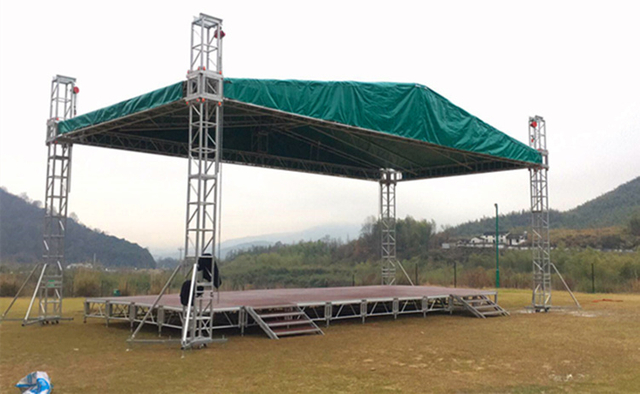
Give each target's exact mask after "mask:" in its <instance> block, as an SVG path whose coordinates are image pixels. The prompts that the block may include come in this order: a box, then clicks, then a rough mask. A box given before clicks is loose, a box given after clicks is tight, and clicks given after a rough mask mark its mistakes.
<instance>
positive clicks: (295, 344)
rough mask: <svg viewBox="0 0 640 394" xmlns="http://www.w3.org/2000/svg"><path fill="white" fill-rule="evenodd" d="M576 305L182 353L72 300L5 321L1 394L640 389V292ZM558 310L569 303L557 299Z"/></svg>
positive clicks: (236, 341) (503, 299) (256, 338)
mask: <svg viewBox="0 0 640 394" xmlns="http://www.w3.org/2000/svg"><path fill="white" fill-rule="evenodd" d="M578 298H579V300H580V302H581V303H582V305H583V310H582V311H579V312H576V311H554V312H551V313H547V314H526V313H523V308H522V307H523V306H524V305H527V304H528V303H529V302H530V292H528V291H515V290H503V291H501V292H500V304H501V305H503V306H504V307H505V308H507V309H508V310H510V311H511V316H510V317H506V318H493V319H486V320H481V319H475V318H472V317H467V316H461V315H453V316H449V315H444V314H443V315H428V316H427V318H426V319H425V318H422V317H417V316H416V317H402V318H399V319H398V320H397V321H394V320H392V319H381V318H379V319H370V320H369V321H368V322H367V323H366V324H364V325H362V324H360V323H357V322H355V321H353V322H344V323H338V324H334V325H332V326H331V327H329V328H328V329H325V334H326V335H324V336H312V337H297V338H288V339H282V340H279V341H275V340H269V339H267V337H266V336H265V335H264V334H262V333H261V332H258V331H254V332H250V333H249V334H248V335H246V336H244V337H241V336H239V335H232V336H231V337H230V338H229V341H228V342H227V343H225V344H214V345H212V346H210V347H209V348H208V349H203V350H194V351H187V352H184V357H183V352H181V351H180V350H179V347H178V346H177V345H176V344H172V345H136V346H135V347H134V348H133V349H131V350H127V345H126V343H125V340H126V339H127V337H128V335H129V325H128V324H125V323H116V324H112V325H110V327H109V328H106V327H105V325H104V322H103V321H101V320H89V321H88V322H87V323H86V324H83V323H82V301H83V300H82V299H69V300H65V309H66V314H68V315H69V316H73V317H74V320H73V321H71V322H62V323H60V324H59V325H53V326H28V327H21V326H20V323H19V322H4V323H2V324H0V391H1V392H3V393H4V392H7V393H13V392H18V390H17V389H16V388H14V387H13V385H14V384H15V383H16V382H17V381H18V380H19V379H20V378H22V377H23V376H24V375H26V374H27V373H29V372H32V371H36V370H41V371H46V372H48V373H49V376H50V377H51V379H52V382H53V384H54V386H55V390H54V392H58V393H138V392H149V393H205V392H206V393H254V392H260V393H393V392H401V393H449V392H452V393H487V392H488V393H539V392H545V393H556V392H557V393H560V392H562V393H564V392H576V393H590V392H597V393H600V392H604V393H638V392H640V295H630V294H624V295H623V294H578ZM602 299H613V300H619V301H621V302H610V301H603V302H593V301H596V300H602ZM27 301H28V300H26V299H21V300H20V301H19V303H18V304H17V305H16V306H14V309H13V310H12V314H18V313H19V312H22V313H24V310H25V309H26V304H27ZM8 302H9V299H0V309H1V310H4V308H6V306H7V305H8ZM554 303H555V304H556V305H570V304H571V302H570V299H569V298H568V296H567V295H566V294H563V293H561V292H556V293H554ZM149 335H151V330H150V332H149ZM174 335H176V336H177V335H178V334H177V333H174Z"/></svg>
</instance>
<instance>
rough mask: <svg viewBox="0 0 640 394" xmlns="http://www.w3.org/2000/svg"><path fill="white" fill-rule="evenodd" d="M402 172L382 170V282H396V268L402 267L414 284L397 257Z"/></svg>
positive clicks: (390, 283) (389, 283) (386, 283)
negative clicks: (398, 196)
mask: <svg viewBox="0 0 640 394" xmlns="http://www.w3.org/2000/svg"><path fill="white" fill-rule="evenodd" d="M400 179H402V174H401V173H400V172H398V171H395V170H392V169H383V170H381V172H380V222H379V223H380V234H381V243H380V245H381V253H382V256H381V257H382V284H383V285H393V284H394V283H395V282H396V268H397V267H400V269H401V270H402V272H403V273H404V276H405V277H406V278H407V280H408V281H409V283H410V284H411V285H412V286H413V282H412V281H411V278H410V277H409V275H408V274H407V272H406V271H405V269H404V267H403V266H402V264H401V263H400V262H399V261H398V259H397V258H396V185H397V184H398V181H399V180H400Z"/></svg>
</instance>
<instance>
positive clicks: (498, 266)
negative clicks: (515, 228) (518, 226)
mask: <svg viewBox="0 0 640 394" xmlns="http://www.w3.org/2000/svg"><path fill="white" fill-rule="evenodd" d="M493 205H495V207H496V289H499V288H500V253H499V249H498V248H499V247H500V233H499V231H498V228H499V227H498V204H497V203H496V204H493Z"/></svg>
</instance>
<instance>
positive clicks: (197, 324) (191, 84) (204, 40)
mask: <svg viewBox="0 0 640 394" xmlns="http://www.w3.org/2000/svg"><path fill="white" fill-rule="evenodd" d="M223 36H224V33H223V32H222V20H221V19H218V18H214V17H211V16H208V15H205V14H200V16H198V17H196V18H195V20H194V21H193V23H192V24H191V62H190V70H189V72H188V74H187V95H186V97H185V100H186V102H187V104H188V105H189V158H188V160H189V163H188V166H189V172H188V187H187V209H186V214H187V217H186V237H185V247H184V249H185V260H184V261H185V264H186V265H187V266H190V267H191V291H190V293H189V294H190V295H189V303H188V305H187V308H186V315H185V320H184V326H183V330H182V347H183V348H189V347H193V346H195V345H200V344H206V343H209V342H211V341H212V335H213V302H214V289H215V286H214V283H213V280H214V278H212V279H211V280H204V279H203V278H202V275H201V274H200V273H198V270H197V262H198V259H199V258H200V257H201V256H203V255H207V254H208V255H210V256H215V255H216V254H215V243H216V230H217V228H218V227H217V220H218V218H217V208H218V189H219V184H218V181H219V173H220V159H221V148H222V105H223V104H222V101H223V93H222V89H223V76H222V37H223ZM196 289H198V294H200V292H202V295H201V296H200V297H195V292H196Z"/></svg>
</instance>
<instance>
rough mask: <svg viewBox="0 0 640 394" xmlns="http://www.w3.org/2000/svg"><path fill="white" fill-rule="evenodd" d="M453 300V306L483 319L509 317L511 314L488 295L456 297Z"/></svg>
mask: <svg viewBox="0 0 640 394" xmlns="http://www.w3.org/2000/svg"><path fill="white" fill-rule="evenodd" d="M452 298H453V306H458V307H462V308H464V309H466V310H467V311H469V312H471V314H473V315H474V316H475V317H479V318H481V319H486V318H487V317H492V316H509V312H507V311H506V310H504V309H503V308H502V307H501V306H500V305H498V304H496V303H495V302H494V301H493V300H492V299H491V298H489V297H488V296H486V295H468V296H458V295H454V296H452Z"/></svg>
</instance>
